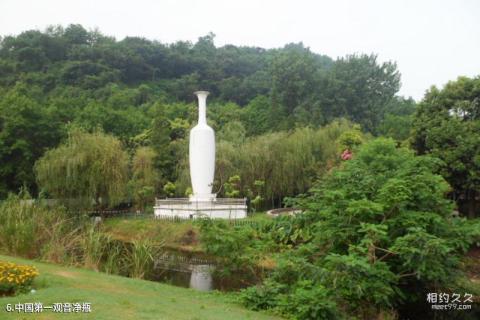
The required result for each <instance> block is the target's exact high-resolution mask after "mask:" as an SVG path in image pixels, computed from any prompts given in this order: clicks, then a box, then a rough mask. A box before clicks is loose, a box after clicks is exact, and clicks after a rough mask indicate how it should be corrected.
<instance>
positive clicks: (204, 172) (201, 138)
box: [189, 91, 215, 201]
mask: <svg viewBox="0 0 480 320" xmlns="http://www.w3.org/2000/svg"><path fill="white" fill-rule="evenodd" d="M195 94H196V95H197V97H198V124H197V125H196V126H195V127H193V129H192V130H191V131H190V145H189V160H190V179H191V181H192V191H193V195H192V197H191V199H192V200H197V201H202V200H211V199H213V198H215V195H214V194H212V185H213V178H214V174H215V133H214V131H213V129H212V128H210V127H209V126H208V124H207V117H206V111H207V110H206V108H207V96H208V92H207V91H197V92H195Z"/></svg>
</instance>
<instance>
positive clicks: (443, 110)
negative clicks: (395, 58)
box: [412, 77, 480, 218]
mask: <svg viewBox="0 0 480 320" xmlns="http://www.w3.org/2000/svg"><path fill="white" fill-rule="evenodd" d="M479 97H480V78H479V77H477V78H473V79H470V78H466V77H459V78H458V80H457V81H451V82H449V83H448V84H447V85H446V86H445V87H444V88H443V90H438V89H437V88H435V87H432V88H431V89H430V91H429V92H427V94H426V95H425V98H424V99H423V101H422V102H421V103H420V104H419V105H418V108H417V112H416V113H415V119H414V123H413V129H414V130H413V141H412V145H413V147H414V148H415V149H416V151H417V152H418V153H419V154H430V155H432V156H434V157H438V158H440V159H441V160H442V161H443V162H444V165H443V166H442V167H441V168H440V170H439V172H440V173H441V174H442V176H443V177H445V179H446V180H447V181H448V182H449V183H450V185H451V186H452V187H453V188H454V195H455V198H456V199H458V205H459V209H460V211H461V212H462V213H464V214H465V215H468V216H469V217H471V218H473V217H475V216H476V215H478V212H479V205H478V201H477V200H475V197H476V196H478V194H479V193H480V160H479V159H480V144H479V143H478V137H479V135H480V118H479V114H480V104H479V103H478V99H479Z"/></svg>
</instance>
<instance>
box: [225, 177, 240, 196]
mask: <svg viewBox="0 0 480 320" xmlns="http://www.w3.org/2000/svg"><path fill="white" fill-rule="evenodd" d="M239 183H240V176H239V175H234V176H231V177H230V178H228V181H227V182H225V183H224V184H223V187H224V188H225V195H226V196H227V197H229V198H237V197H238V195H239V194H240V190H238V186H239Z"/></svg>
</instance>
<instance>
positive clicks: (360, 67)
mask: <svg viewBox="0 0 480 320" xmlns="http://www.w3.org/2000/svg"><path fill="white" fill-rule="evenodd" d="M324 81H325V84H324V86H325V91H326V92H325V94H322V95H321V96H319V100H320V101H321V103H322V105H323V113H324V116H325V117H326V118H327V119H332V118H335V117H347V118H348V119H350V120H352V121H353V122H356V123H359V124H361V125H362V128H363V129H364V130H366V131H369V132H373V133H375V132H376V128H377V126H378V125H379V123H380V121H381V120H382V118H383V116H384V113H385V112H386V111H387V106H388V105H389V103H390V102H391V100H392V99H393V98H394V96H395V94H396V93H397V92H398V90H399V88H400V73H399V72H398V70H397V66H396V64H395V63H392V62H384V63H381V64H380V63H378V61H377V56H376V55H350V56H347V57H345V58H341V59H339V60H337V61H335V64H334V65H333V67H332V69H331V72H329V73H328V76H327V77H326V78H325V80H324Z"/></svg>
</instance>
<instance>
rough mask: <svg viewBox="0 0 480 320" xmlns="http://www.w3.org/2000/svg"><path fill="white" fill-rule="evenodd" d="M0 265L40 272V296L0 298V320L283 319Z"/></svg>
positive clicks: (157, 290)
mask: <svg viewBox="0 0 480 320" xmlns="http://www.w3.org/2000/svg"><path fill="white" fill-rule="evenodd" d="M0 260H4V261H11V262H15V263H19V264H27V265H34V266H36V267H37V268H38V270H39V271H40V276H39V277H38V278H37V280H36V282H37V283H38V284H39V288H38V289H37V292H36V293H33V294H31V293H30V294H22V295H19V296H16V297H3V298H0V319H95V320H97V319H98V320H103V319H105V320H107V319H127V320H128V319H155V320H159V319H191V320H193V319H279V318H278V317H275V316H271V315H267V314H263V313H258V312H253V311H249V310H246V309H244V308H242V307H241V306H239V305H236V304H234V303H231V302H229V301H228V297H227V296H225V295H222V294H220V293H204V292H197V291H194V290H191V289H184V288H179V287H174V286H169V285H166V284H161V283H156V282H151V281H144V280H137V279H130V278H125V277H119V276H112V275H106V274H104V273H98V272H94V271H90V270H84V269H78V268H70V267H62V266H58V265H53V264H47V263H40V262H36V261H32V260H26V259H20V258H13V257H9V256H2V255H0ZM27 302H41V303H43V305H44V306H49V305H52V304H53V303H66V302H70V303H73V302H80V303H82V302H90V303H91V305H92V312H91V313H89V314H88V313H68V314H61V313H53V312H52V311H50V310H46V311H44V312H43V313H37V314H25V313H20V314H19V313H8V312H6V311H5V306H6V304H8V303H11V304H15V303H27Z"/></svg>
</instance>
